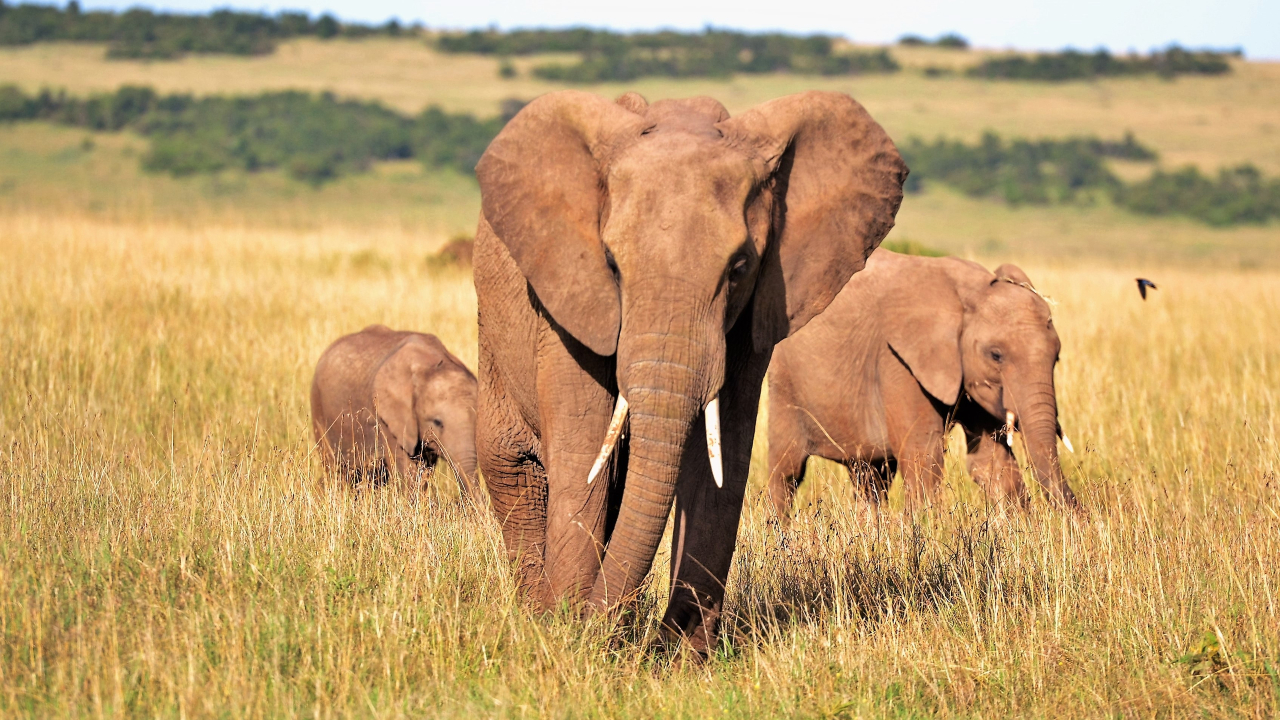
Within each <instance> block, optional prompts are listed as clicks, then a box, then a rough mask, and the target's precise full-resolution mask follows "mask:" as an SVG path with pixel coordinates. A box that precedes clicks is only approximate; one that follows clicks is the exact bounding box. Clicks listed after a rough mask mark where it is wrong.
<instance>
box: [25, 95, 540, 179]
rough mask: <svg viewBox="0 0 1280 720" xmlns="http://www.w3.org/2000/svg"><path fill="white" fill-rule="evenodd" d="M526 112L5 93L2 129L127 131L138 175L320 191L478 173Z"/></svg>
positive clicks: (317, 100)
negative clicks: (413, 166)
mask: <svg viewBox="0 0 1280 720" xmlns="http://www.w3.org/2000/svg"><path fill="white" fill-rule="evenodd" d="M522 106H523V103H522V102H520V101H518V100H514V101H507V102H504V103H503V114H501V115H499V116H496V117H492V118H488V119H483V120H482V119H477V118H476V117H475V116H473V115H470V114H466V113H447V112H445V111H443V110H441V109H440V108H438V107H434V106H433V107H429V108H427V109H426V110H424V111H422V112H421V113H418V114H417V115H412V116H408V115H402V114H400V113H398V112H396V111H394V110H391V109H389V108H386V107H384V106H382V105H380V104H378V103H373V102H363V101H357V100H340V99H338V98H336V97H334V96H333V95H332V94H329V93H323V94H320V95H312V94H309V93H304V92H297V91H285V92H269V93H263V94H260V95H252V96H242V97H222V96H211V97H202V98H197V97H194V96H192V95H186V94H171V95H160V94H158V93H156V92H155V91H154V90H152V89H151V88H147V87H132V86H125V87H122V88H120V89H119V90H117V91H116V92H114V93H104V94H99V95H93V96H90V97H88V98H75V97H70V96H68V95H66V94H65V93H61V92H52V91H49V90H44V91H41V92H39V93H36V94H34V95H27V94H24V93H23V92H22V91H21V90H19V89H18V88H16V87H14V86H12V85H10V86H0V121H15V120H46V121H49V122H54V123H58V124H62V125H70V126H73V127H82V128H85V129H88V130H103V131H114V130H130V131H133V132H136V133H138V134H139V135H142V136H143V137H146V138H147V139H148V140H149V141H150V149H149V150H148V151H147V152H146V153H145V154H144V155H143V156H142V160H141V162H142V166H143V168H144V169H146V170H149V171H152V172H165V173H169V174H172V175H175V176H184V175H191V174H195V173H211V172H218V171H220V170H223V169H232V168H234V169H241V170H245V171H250V172H253V171H259V170H269V169H281V170H284V171H285V172H286V173H288V174H289V175H290V176H291V177H293V178H295V179H297V180H300V181H303V182H308V183H311V184H313V185H319V184H322V183H325V182H328V181H330V180H333V179H336V178H338V177H340V176H342V175H344V174H349V173H354V172H362V171H364V170H366V169H367V168H368V167H369V165H370V164H371V163H373V162H374V161H377V160H394V159H404V158H417V159H419V160H421V161H422V162H423V163H424V164H426V165H427V166H429V167H437V168H440V167H443V168H452V169H454V170H457V171H458V172H461V173H468V174H469V173H471V172H473V171H474V170H475V165H476V163H477V162H478V161H479V160H480V155H481V154H482V153H483V152H484V150H485V148H486V147H488V145H489V141H491V140H492V139H493V138H494V136H495V135H497V134H498V131H499V130H501V129H502V126H503V125H504V124H506V121H507V120H508V119H510V117H511V116H513V115H514V114H515V113H516V112H518V111H519V109H520V108H521V107H522Z"/></svg>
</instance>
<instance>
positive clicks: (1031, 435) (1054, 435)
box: [1015, 380, 1076, 507]
mask: <svg viewBox="0 0 1280 720" xmlns="http://www.w3.org/2000/svg"><path fill="white" fill-rule="evenodd" d="M1019 390H1020V392H1018V393H1017V394H1016V395H1015V399H1016V400H1017V406H1018V408H1019V414H1018V426H1019V428H1020V429H1021V430H1022V438H1023V442H1025V443H1026V446H1027V454H1028V455H1029V456H1030V459H1031V470H1032V472H1033V473H1034V475H1035V478H1036V481H1037V482H1039V483H1040V485H1041V487H1043V488H1044V489H1045V491H1046V492H1048V494H1049V497H1050V499H1051V500H1053V501H1054V502H1056V503H1061V504H1065V505H1068V506H1072V507H1074V506H1075V505H1076V498H1075V494H1074V493H1072V492H1071V488H1070V486H1068V485H1067V482H1066V479H1065V478H1064V477H1063V475H1062V465H1061V463H1060V462H1059V459H1058V402H1057V398H1056V396H1055V394H1054V388H1053V381H1052V380H1049V381H1047V382H1045V381H1038V382H1033V383H1027V384H1022V385H1021V386H1020V387H1019Z"/></svg>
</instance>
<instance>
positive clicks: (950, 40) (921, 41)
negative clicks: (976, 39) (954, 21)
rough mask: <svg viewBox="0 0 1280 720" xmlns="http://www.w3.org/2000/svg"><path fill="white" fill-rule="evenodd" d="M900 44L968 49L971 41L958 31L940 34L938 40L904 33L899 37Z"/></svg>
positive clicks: (904, 45)
mask: <svg viewBox="0 0 1280 720" xmlns="http://www.w3.org/2000/svg"><path fill="white" fill-rule="evenodd" d="M898 44H899V45H902V46H903V47H928V46H933V47H940V48H949V49H952V50H968V49H969V41H968V40H966V39H964V37H962V36H960V35H957V34H956V33H947V34H946V35H940V36H939V37H938V39H937V40H926V39H925V38H922V37H920V36H919V35H903V36H902V37H900V38H898Z"/></svg>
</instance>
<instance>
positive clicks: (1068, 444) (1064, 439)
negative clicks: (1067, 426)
mask: <svg viewBox="0 0 1280 720" xmlns="http://www.w3.org/2000/svg"><path fill="white" fill-rule="evenodd" d="M1058 437H1060V438H1062V444H1063V445H1065V446H1066V448H1067V452H1069V453H1073V452H1075V451H1076V449H1075V448H1073V447H1071V438H1069V437H1067V434H1066V433H1064V432H1062V426H1061V425H1059V426H1058Z"/></svg>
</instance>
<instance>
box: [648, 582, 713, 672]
mask: <svg viewBox="0 0 1280 720" xmlns="http://www.w3.org/2000/svg"><path fill="white" fill-rule="evenodd" d="M720 611H721V608H720V602H718V601H716V600H714V599H712V598H711V597H710V596H708V595H706V594H705V593H698V592H696V591H694V590H692V589H691V588H689V587H687V586H684V587H678V588H676V590H675V591H674V592H673V593H672V594H671V601H670V602H669V603H668V604H667V612H666V614H665V615H664V616H663V618H662V630H661V634H662V637H663V639H664V641H665V642H666V643H667V644H668V645H670V646H677V645H678V646H680V647H681V648H684V649H686V650H688V651H690V652H692V653H694V654H696V655H697V656H698V657H699V658H700V659H706V658H707V657H708V656H709V655H710V654H711V651H712V650H713V649H714V647H715V644H716V640H717V639H718V630H719V627H720Z"/></svg>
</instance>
